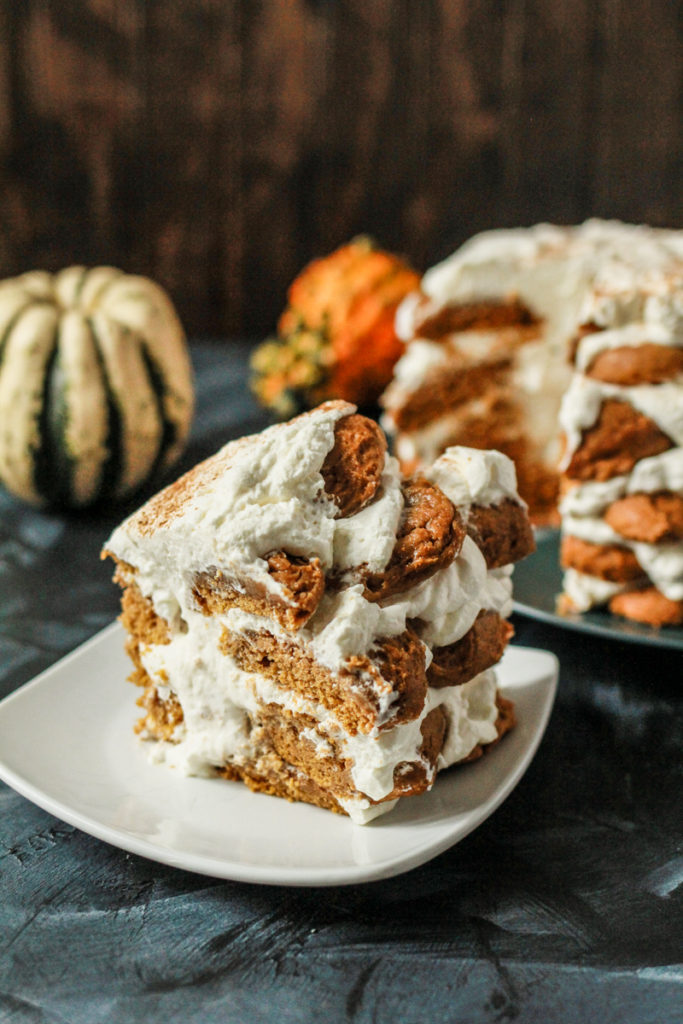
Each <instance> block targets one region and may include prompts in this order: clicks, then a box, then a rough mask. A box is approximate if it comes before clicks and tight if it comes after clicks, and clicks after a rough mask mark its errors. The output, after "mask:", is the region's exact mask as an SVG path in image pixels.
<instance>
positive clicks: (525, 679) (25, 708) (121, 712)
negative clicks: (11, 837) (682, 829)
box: [0, 624, 558, 885]
mask: <svg viewBox="0 0 683 1024" xmlns="http://www.w3.org/2000/svg"><path fill="white" fill-rule="evenodd" d="M123 644H124V634H123V630H122V629H121V627H120V626H119V625H118V624H114V625H112V626H109V627H108V628H107V629H105V630H103V631H102V632H101V633H99V634H98V635H97V636H95V637H93V638H92V639H91V640H90V641H88V643H86V644H84V645H83V646H82V647H79V648H78V650H76V651H74V652H72V653H71V654H70V655H68V656H67V657H66V658H63V659H62V660H61V661H60V662H58V663H57V664H56V665H54V666H53V667H52V668H49V669H48V670H47V671H45V672H43V673H41V675H39V676H37V677H36V678H35V679H34V680H33V681H32V682H30V683H27V684H26V685H25V686H23V687H21V688H20V689H19V690H17V691H16V692H15V693H13V694H11V695H10V696H9V697H6V698H5V700H3V701H2V702H0V778H1V779H3V780H4V781H5V782H7V783H8V784H9V785H10V786H12V787H13V788H14V789H16V790H17V791H18V792H19V793H21V794H22V795H23V796H25V797H27V798H28V799H29V800H32V801H33V802H34V803H36V804H37V805H38V806H39V807H42V808H43V809H44V810H46V811H49V812H50V813H51V814H54V815H56V816H57V817H58V818H61V819H62V820H63V821H66V822H69V823H70V824H71V825H75V826H76V827H77V828H80V829H82V830H83V831H84V832H88V833H90V834H91V835H93V836H97V837H98V838H99V839H103V840H104V841H105V842H108V843H111V844H113V845H114V846H118V847H120V848H121V849H123V850H129V851H130V852H131V853H137V854H141V855H142V856H143V857H148V858H150V859H152V860H156V861H160V862H161V863H163V864H171V865H173V866H175V867H179V868H184V869H185V870H187V871H196V872H199V873H201V874H206V875H212V876H215V877H218V878H231V879H236V880H239V881H245V882H261V883H267V884H274V885H344V884H350V883H355V882H367V881H372V880H376V879H379V878H387V877H389V876H391V875H396V874H399V873H400V872H402V871H407V870H408V869H409V868H413V867H416V866H417V865H418V864H422V863H424V862H425V861H427V860H429V859H430V858H431V857H434V856H436V854H438V853H441V852H442V851H443V850H445V849H447V848H448V847H449V846H452V845H453V844H454V843H457V842H458V841H459V840H461V839H463V838H464V837H465V836H466V835H467V834H468V833H469V832H471V831H472V830H473V829H474V828H476V827H477V825H479V824H481V822H482V821H484V820H485V819H486V818H487V817H488V816H489V815H490V814H492V812H493V811H494V810H495V809H496V808H497V807H498V806H499V805H500V804H501V803H502V801H503V800H504V799H505V797H506V796H508V794H509V793H510V792H511V791H512V790H513V789H514V787H515V786H516V784H517V783H518V782H519V780H520V778H521V777H522V775H523V774H524V771H525V769H526V768H527V766H528V765H529V763H530V761H531V759H532V757H533V755H534V753H535V751H536V748H537V747H538V744H539V742H540V740H541V737H542V735H543V733H544V731H545V727H546V724H547V721H548V717H549V715H550V710H551V708H552V704H553V700H554V697H555V690H556V685H557V676H558V663H557V659H556V658H555V656H554V655H552V654H549V653H547V652H545V651H537V650H533V649H531V648H525V647H509V648H508V650H507V652H506V654H505V656H504V658H503V660H502V662H501V663H500V666H499V680H500V685H501V690H502V692H503V693H504V694H505V696H508V697H511V698H512V699H513V700H514V701H515V706H516V712H517V725H516V727H515V728H514V729H513V730H512V732H511V733H510V734H509V735H507V736H506V737H505V739H504V740H503V742H502V743H500V744H498V745H497V746H496V747H495V748H494V749H493V750H491V751H489V752H488V753H487V754H486V755H485V756H484V757H482V758H480V759H479V760H478V761H475V762H473V763H472V764H468V765H463V766H461V767H459V768H456V769H453V770H451V771H449V772H445V773H443V774H442V775H440V776H439V777H438V779H437V781H436V784H435V785H434V788H433V789H432V791H431V792H430V793H427V794H424V795H423V796H420V797H415V798H410V799H406V800H403V801H399V804H398V806H397V807H396V808H395V809H394V810H393V811H391V812H390V813H389V814H386V815H383V816H382V817H380V818H378V819H376V820H375V821H373V822H372V823H371V824H369V825H365V826H359V825H353V824H352V823H351V822H350V821H349V819H348V818H345V817H342V816H340V815H337V814H331V813H330V812H329V811H323V810H320V809H319V808H316V807H310V806H308V805H306V804H290V803H288V802H287V801H285V800H279V799H277V798H275V797H269V796H264V795H262V794H255V793H252V792H250V790H248V789H247V788H246V786H244V785H242V784H241V783H236V782H225V781H223V780H221V779H197V778H185V777H182V776H180V775H178V774H175V773H174V772H173V771H172V770H171V769H169V768H166V767H163V766H160V765H152V764H150V763H149V762H148V759H147V756H146V752H145V749H144V744H142V743H141V742H140V741H139V740H138V739H137V738H136V736H135V735H134V733H133V728H132V727H133V723H134V721H135V719H136V718H137V717H138V715H139V708H137V707H136V705H135V692H134V690H133V688H132V686H131V685H130V684H127V683H126V682H125V679H126V677H127V675H128V674H129V671H130V666H129V663H128V660H127V658H126V656H125V654H124V650H123ZM520 827H521V825H520Z"/></svg>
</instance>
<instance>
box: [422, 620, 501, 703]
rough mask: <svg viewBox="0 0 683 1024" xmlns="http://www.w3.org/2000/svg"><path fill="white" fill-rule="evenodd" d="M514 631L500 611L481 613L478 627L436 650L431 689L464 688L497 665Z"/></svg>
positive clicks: (429, 675)
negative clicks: (470, 681)
mask: <svg viewBox="0 0 683 1024" xmlns="http://www.w3.org/2000/svg"><path fill="white" fill-rule="evenodd" d="M513 633H514V630H513V628H512V626H511V625H510V623H509V622H507V621H506V620H505V619H502V618H501V617H500V615H498V613H497V612H494V611H481V612H479V615H478V616H477V618H476V619H475V621H474V625H473V626H472V627H471V629H469V630H468V631H467V633H465V635H464V636H463V637H462V638H461V639H460V640H457V641H456V642H455V643H454V644H448V645H447V646H446V647H436V648H434V651H433V652H432V653H433V658H432V662H431V664H430V666H429V668H428V669H427V681H428V683H429V685H430V686H433V687H435V688H436V689H440V688H441V687H443V686H460V685H461V684H462V683H467V682H469V680H470V679H474V677H475V676H476V675H479V673H480V672H484V671H485V670H486V669H487V668H491V666H492V665H495V664H496V663H497V662H498V661H500V659H501V658H502V656H503V653H504V651H505V648H506V646H507V644H508V641H509V640H510V638H511V637H512V634H513Z"/></svg>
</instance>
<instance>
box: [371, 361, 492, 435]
mask: <svg viewBox="0 0 683 1024" xmlns="http://www.w3.org/2000/svg"><path fill="white" fill-rule="evenodd" d="M511 365H512V363H511V357H510V354H509V353H508V352H503V353H497V354H496V355H493V356H491V357H490V358H489V359H488V360H487V361H486V362H481V363H471V362H467V361H466V360H465V357H464V356H461V357H460V358H458V357H457V355H456V354H454V355H453V359H452V360H451V362H450V363H449V365H448V366H443V367H439V369H438V370H436V371H434V372H432V373H431V374H430V375H429V377H428V378H427V380H426V381H425V383H424V385H423V386H421V387H419V388H417V390H416V391H414V392H413V393H412V394H411V395H409V396H408V398H406V400H405V402H404V403H403V405H402V406H401V407H400V408H399V409H392V412H391V415H392V419H393V421H394V423H395V425H396V427H397V428H398V429H399V430H406V431H412V430H419V429H420V428H421V427H424V426H426V424H428V423H431V422H432V420H434V419H435V418H436V417H438V416H439V415H440V413H441V412H445V411H448V412H453V411H454V410H456V409H457V408H458V406H461V405H466V403H467V402H470V401H472V399H474V398H479V399H483V398H484V397H485V396H486V395H490V396H494V400H496V399H497V398H498V396H499V395H500V394H501V393H502V391H503V389H504V388H505V386H506V384H507V382H508V378H509V374H510V368H511ZM460 443H464V442H460ZM473 447H477V446H473ZM478 447H483V445H480V446H478Z"/></svg>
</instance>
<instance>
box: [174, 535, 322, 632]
mask: <svg viewBox="0 0 683 1024" xmlns="http://www.w3.org/2000/svg"><path fill="white" fill-rule="evenodd" d="M265 559H266V562H267V564H268V573H269V575H270V576H271V577H272V578H273V579H274V580H275V582H276V583H278V584H279V586H280V590H281V592H280V594H277V595H276V594H271V593H269V592H268V591H266V588H265V587H264V586H263V585H262V584H261V583H259V582H258V581H256V580H253V579H250V578H244V579H242V578H240V579H237V578H235V577H232V576H228V575H226V574H225V572H224V571H223V570H222V569H219V568H217V567H216V566H209V568H208V569H206V570H204V571H203V572H198V573H196V574H195V578H194V580H193V584H192V596H193V598H194V600H195V603H196V605H197V607H198V608H199V609H200V610H201V611H202V612H203V613H204V615H217V614H221V613H222V612H224V611H226V610H227V609H228V608H241V609H242V610H243V611H245V612H251V613H253V614H255V615H265V616H266V617H268V618H272V619H275V620H276V621H277V622H279V623H280V625H281V626H282V627H283V628H284V629H288V630H296V629H300V628H301V627H302V626H305V625H306V623H307V622H308V620H309V619H310V617H311V615H312V614H313V612H314V611H315V610H316V608H317V607H318V604H319V603H320V598H321V597H322V596H323V592H324V590H325V575H324V573H323V571H322V568H321V566H320V559H318V558H313V559H311V560H310V561H309V560H308V559H306V558H301V557H299V556H298V555H291V554H289V553H288V552H286V551H273V552H272V553H271V554H270V555H266V556H265Z"/></svg>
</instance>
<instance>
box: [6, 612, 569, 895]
mask: <svg viewBox="0 0 683 1024" xmlns="http://www.w3.org/2000/svg"><path fill="white" fill-rule="evenodd" d="M118 633H121V635H122V636H123V630H122V627H121V626H120V624H119V623H118V621H116V622H113V623H111V624H109V625H108V626H106V627H105V628H104V629H102V630H100V631H99V632H98V633H96V634H95V635H94V636H92V637H90V638H89V639H88V640H86V641H85V642H84V643H83V644H81V645H80V646H78V647H76V648H75V649H74V650H72V651H70V652H69V653H68V654H66V655H64V656H63V657H62V658H60V659H59V660H58V661H57V662H55V663H54V664H53V665H51V666H49V667H47V668H46V669H44V670H43V671H41V672H40V673H38V675H36V676H35V677H34V678H33V679H30V680H28V681H27V682H25V683H24V684H22V685H21V686H19V687H18V688H17V689H16V690H14V691H13V692H12V693H10V694H8V695H7V696H6V697H4V698H3V699H2V700H0V720H1V718H2V714H3V712H4V711H5V709H6V708H7V707H9V706H10V705H12V704H14V703H15V702H17V701H20V700H21V699H22V698H23V697H24V696H25V695H26V693H27V692H28V691H29V690H31V691H32V690H34V689H36V688H39V687H41V686H44V685H45V683H46V680H47V679H51V677H52V676H54V675H60V674H61V673H63V672H64V671H65V670H67V671H68V668H69V665H70V664H71V663H72V662H74V661H78V660H79V659H80V658H81V657H82V656H83V655H84V654H86V653H87V652H88V650H89V649H90V648H93V647H97V646H99V645H100V644H103V643H106V642H107V641H109V640H110V637H113V636H114V635H116V634H118ZM509 649H512V650H514V651H516V652H519V653H520V654H522V655H523V654H524V653H526V652H529V653H533V654H541V655H543V656H544V657H545V658H547V669H546V670H544V671H543V673H541V674H539V679H538V681H537V683H536V685H538V686H543V688H544V701H543V707H542V710H541V712H540V715H539V718H538V722H537V724H536V726H535V728H534V732H533V734H532V736H531V738H530V741H529V742H527V743H526V745H525V746H524V748H523V750H522V752H521V754H520V756H519V758H518V759H517V761H516V762H515V765H514V768H513V770H512V771H511V772H509V773H508V775H507V776H506V777H505V778H504V779H503V780H501V782H500V783H499V784H497V785H496V788H495V790H494V792H493V793H492V794H491V795H490V796H489V798H488V799H487V800H485V801H483V802H482V803H479V804H477V806H476V807H475V808H474V809H472V810H471V811H470V812H469V813H468V817H467V820H466V821H465V822H464V823H460V824H456V822H455V821H453V822H452V824H451V827H447V824H446V822H444V826H443V827H444V831H443V833H442V834H441V835H440V836H439V837H437V839H435V840H433V841H431V842H429V843H427V844H425V845H422V846H419V845H418V846H417V847H416V848H414V849H412V850H410V851H408V852H404V853H398V854H394V855H391V856H387V857H385V858H384V859H381V860H375V861H374V862H373V863H371V864H356V865H351V864H347V865H339V866H321V865H318V866H317V867H316V866H306V867H303V866H291V865H289V866H288V865H281V866H279V867H277V868H273V866H272V865H264V864H245V863H244V862H240V861H237V860H234V859H225V858H224V859H217V858H215V857H212V856H210V855H202V854H196V853H191V852H187V851H185V852H183V851H182V850H174V849H173V847H167V846H163V845H160V844H159V845H157V844H155V843H153V842H151V841H149V840H147V839H144V838H141V837H138V836H135V835H134V834H133V833H131V832H130V831H128V830H126V829H125V828H121V827H120V828H113V827H112V826H110V825H107V824H105V823H103V822H101V821H98V820H97V819H96V818H93V817H91V816H89V815H88V814H85V813H83V812H82V811H80V810H78V809H77V808H73V807H71V806H69V805H68V804H67V803H65V802H64V801H63V800H61V799H59V798H58V797H55V796H53V795H51V794H50V793H49V792H46V791H45V790H44V789H41V788H40V787H39V786H36V785H34V784H33V783H32V782H31V781H29V780H27V779H26V778H25V777H24V776H23V775H21V774H20V773H18V772H17V771H15V770H14V769H13V768H11V767H10V766H9V765H8V764H6V763H5V760H4V758H3V755H2V752H0V780H1V781H3V782H5V783H6V784H7V785H8V786H10V787H11V788H12V789H14V790H15V792H17V793H19V795H20V796H22V797H24V798H25V799H27V800H29V801H30V802H31V803H33V804H35V805H36V806H38V807H40V808H41V809H42V810H44V811H46V812H47V813H48V814H51V815H53V816H54V817H56V818H58V819H59V820H60V821H64V822H66V823H67V824H69V825H72V826H74V827H75V828H78V829H79V830H80V831H82V832H84V833H85V834H86V835H90V836H93V837H94V838H96V839H98V840H100V841H102V842H105V843H108V844H109V845H111V846H114V847H116V848H117V849H120V850H123V851H125V852H128V853H133V854H135V855H137V856H141V857H144V858H145V859H147V860H151V861H153V862H156V863H160V864H164V865H167V866H169V867H174V868H179V869H181V870H184V871H189V872H191V873H194V874H200V875H204V876H208V877H213V878H219V879H223V880H232V881H238V882H248V883H252V884H262V885H280V886H290V887H301V888H317V887H327V886H337V885H355V884H364V883H368V882H373V881H381V880H383V879H387V878H391V877H394V876H396V875H399V874H402V873H404V872H406V871H410V870H412V869H413V868H416V867H419V866H420V865H421V864H424V863H426V862H427V861H429V860H432V859H433V858H434V857H437V856H438V855H439V854H440V853H443V852H444V851H445V850H447V849H449V848H450V847H451V846H454V845H456V844H457V843H459V842H461V841H462V840H463V839H465V838H466V837H467V836H468V835H469V834H470V833H471V832H473V831H474V830H475V829H476V828H478V827H479V826H480V825H481V824H483V822H484V821H486V819H487V818H489V817H490V816H491V815H492V814H493V813H494V812H495V811H496V810H497V809H498V807H500V805H501V804H502V803H503V802H504V801H505V800H506V799H507V797H508V796H509V795H510V793H511V792H512V791H513V790H514V789H515V787H516V786H517V785H518V783H519V782H520V780H521V779H522V777H523V776H524V774H525V773H526V771H527V769H528V767H529V765H530V764H531V762H532V760H533V758H534V756H535V754H536V751H537V750H538V747H539V745H540V743H541V740H542V739H543V736H544V735H545V732H546V729H547V725H548V721H549V719H550V715H551V713H552V709H553V706H554V702H555V697H556V693H557V686H558V679H559V669H560V665H559V660H558V658H557V656H556V655H555V654H553V652H551V651H546V650H543V649H541V648H535V647H529V646H526V645H516V644H511V645H510V647H509V648H508V650H509ZM501 689H502V690H503V692H505V689H506V687H505V683H504V681H501ZM121 692H122V697H123V695H125V692H126V691H125V689H124V688H122V691H121ZM479 763H482V762H479ZM483 763H486V762H485V761H484V762H483ZM160 767H161V766H160ZM471 767H472V769H475V770H476V767H477V765H476V764H474V765H472V766H471ZM207 781H210V780H207ZM253 796H254V799H258V798H259V797H260V796H261V795H260V794H253ZM273 799H275V798H273ZM328 813H330V812H328ZM335 817H336V816H335ZM348 824H349V827H350V828H359V827H363V828H367V827H368V826H357V825H354V824H353V822H350V821H349V822H348ZM386 824H387V823H385V827H386ZM388 824H389V825H390V824H391V823H390V822H389V823H388ZM369 827H370V828H372V823H370V825H369ZM405 827H410V826H409V825H407V826H405Z"/></svg>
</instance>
